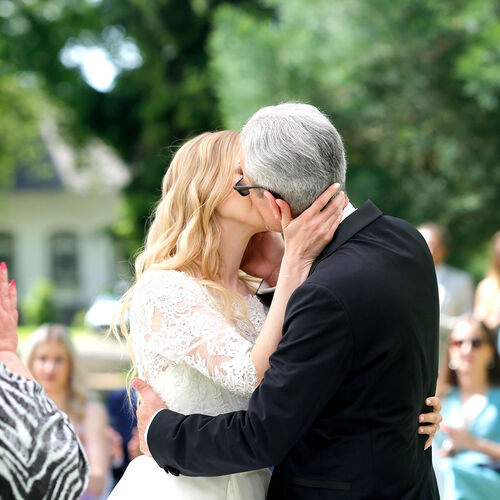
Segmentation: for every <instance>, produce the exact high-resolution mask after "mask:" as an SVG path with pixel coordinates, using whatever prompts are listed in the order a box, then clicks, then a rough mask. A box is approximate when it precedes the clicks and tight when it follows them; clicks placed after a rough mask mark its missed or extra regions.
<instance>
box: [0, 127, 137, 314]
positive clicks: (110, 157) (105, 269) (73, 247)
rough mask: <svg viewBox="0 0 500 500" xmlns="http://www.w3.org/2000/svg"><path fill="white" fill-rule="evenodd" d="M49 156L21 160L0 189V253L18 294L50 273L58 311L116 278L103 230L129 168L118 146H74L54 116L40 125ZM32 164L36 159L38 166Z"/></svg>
mask: <svg viewBox="0 0 500 500" xmlns="http://www.w3.org/2000/svg"><path fill="white" fill-rule="evenodd" d="M41 135H42V140H43V142H44V144H45V147H46V150H47V155H48V158H47V160H48V161H47V162H46V164H45V166H44V167H40V172H37V171H36V168H35V169H33V167H30V168H21V169H20V171H19V172H18V174H17V177H16V182H15V186H14V187H13V189H9V190H4V191H0V260H3V261H5V262H7V264H8V266H9V270H10V275H11V277H12V278H14V279H15V280H16V283H17V287H18V292H19V296H20V301H21V302H22V300H23V299H24V298H25V297H26V294H28V293H29V291H30V289H31V288H32V287H33V286H34V285H35V284H36V283H37V281H39V280H41V279H48V280H50V281H52V283H53V284H54V286H55V290H56V293H55V301H56V307H57V309H58V312H59V316H60V319H61V318H62V319H66V320H70V319H71V317H72V315H73V313H74V312H75V311H78V310H80V309H82V308H85V307H88V306H89V305H90V304H91V302H92V301H93V299H94V298H95V297H96V295H98V294H99V293H101V292H102V291H103V290H104V289H106V288H108V289H109V288H112V286H113V284H114V283H115V282H116V279H117V259H118V256H117V253H116V249H115V248H114V245H113V242H112V239H111V237H110V234H109V228H110V226H111V225H112V224H113V223H114V222H115V221H116V219H117V216H118V210H119V204H120V189H121V188H122V187H123V186H125V185H126V184H127V183H128V181H129V171H128V169H127V167H126V165H125V164H124V163H123V162H121V160H120V159H119V158H118V157H117V155H116V153H115V152H114V151H113V150H112V149H111V148H109V147H107V146H106V145H104V144H103V143H102V142H101V141H99V140H97V139H94V140H92V141H91V142H90V143H89V144H88V145H87V146H86V147H85V148H84V149H83V150H81V151H79V152H78V153H77V152H76V151H75V150H74V149H72V148H71V147H69V146H68V145H67V144H66V143H65V142H64V141H63V140H62V139H61V138H60V136H59V135H58V133H57V131H56V128H55V126H54V125H53V124H50V123H45V124H44V125H43V127H42V134H41ZM37 168H38V167H37Z"/></svg>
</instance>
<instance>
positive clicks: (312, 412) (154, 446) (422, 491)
mask: <svg viewBox="0 0 500 500" xmlns="http://www.w3.org/2000/svg"><path fill="white" fill-rule="evenodd" d="M438 318H439V307H438V292H437V285H436V277H435V271H434V265H433V262H432V258H431V255H430V253H429V251H428V248H427V245H426V243H425V241H424V240H423V238H422V237H421V235H420V234H419V233H418V231H416V230H415V228H414V227H413V226H411V225H410V224H408V223H407V222H405V221H403V220H400V219H396V218H393V217H387V216H383V215H382V213H381V212H380V211H379V210H378V209H377V208H376V207H375V205H373V203H371V202H366V203H365V204H364V205H363V206H362V207H360V208H359V209H358V210H357V211H356V212H354V213H353V214H352V215H350V216H349V217H348V218H347V219H346V220H345V221H344V222H342V224H341V225H340V226H339V228H338V230H337V232H336V234H335V237H334V239H333V240H332V242H331V243H330V244H329V245H328V246H327V247H326V248H325V250H324V251H323V252H322V253H321V255H320V256H319V257H318V259H317V260H316V261H315V262H314V264H313V268H312V270H311V274H310V276H309V277H308V279H307V280H306V281H305V282H304V283H303V284H302V285H301V286H300V287H299V288H298V289H297V290H296V291H295V292H294V293H293V295H292V297H291V298H290V301H289V303H288V307H287V310H286V315H285V322H284V326H283V339H282V340H281V342H280V344H279V346H278V349H277V350H276V352H275V353H274V354H273V355H272V357H271V359H270V365H271V367H270V368H269V370H268V371H267V373H266V374H265V377H264V379H263V381H262V382H261V384H260V386H259V387H258V388H257V389H256V390H255V392H254V394H253V395H252V398H251V400H250V405H249V408H248V411H246V412H245V411H239V412H234V413H228V414H224V415H219V416H217V417H208V416H204V415H189V416H185V415H181V414H179V413H175V412H172V411H169V410H164V411H161V412H160V413H158V415H157V416H156V417H155V418H154V419H153V421H152V424H151V426H150V429H149V432H148V446H149V449H150V451H151V453H152V455H153V457H154V458H155V460H156V461H157V462H158V464H159V465H160V466H162V467H164V468H165V469H166V470H167V471H169V472H173V473H176V472H177V471H180V473H181V474H185V475H191V476H213V475H224V474H229V473H234V472H241V471H246V470H252V469H258V468H261V467H265V466H269V465H272V464H277V465H276V467H275V469H274V473H273V476H272V479H271V484H270V487H269V492H268V498H269V499H287V500H294V499H300V500H307V499H334V498H335V499H336V498H349V499H375V498H380V499H397V500H402V499H422V500H424V499H425V500H432V499H437V498H439V495H438V492H437V487H436V482H435V478H434V473H433V470H432V461H431V450H430V449H429V450H427V451H425V452H424V443H425V436H423V435H418V434H417V427H418V424H417V417H418V414H419V413H421V412H425V411H429V409H428V408H427V407H425V405H424V401H425V398H426V397H428V396H429V395H433V394H434V392H435V384H436V377H437V357H438V354H437V353H438Z"/></svg>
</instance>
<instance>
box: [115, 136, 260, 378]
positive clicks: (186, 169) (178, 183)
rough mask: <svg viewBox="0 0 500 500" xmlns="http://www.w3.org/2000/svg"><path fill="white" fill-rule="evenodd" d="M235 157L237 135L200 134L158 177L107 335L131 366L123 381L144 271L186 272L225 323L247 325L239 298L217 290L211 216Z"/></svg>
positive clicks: (216, 228)
mask: <svg viewBox="0 0 500 500" xmlns="http://www.w3.org/2000/svg"><path fill="white" fill-rule="evenodd" d="M240 151H241V139H240V134H239V132H235V131H232V130H225V131H220V132H206V133H203V134H201V135H199V136H197V137H195V138H193V139H191V140H190V141H188V142H186V143H185V144H184V145H183V146H182V147H181V148H180V149H179V150H178V151H177V153H176V154H175V156H174V158H173V159H172V162H171V164H170V166H169V168H168V170H167V173H166V174H165V176H164V177H163V182H162V195H161V199H160V200H159V202H158V204H157V206H156V209H155V211H154V215H153V218H152V222H151V225H150V227H149V230H148V232H147V236H146V241H145V245H144V248H143V250H142V252H141V253H140V254H139V255H138V256H137V258H136V260H135V283H134V285H133V286H132V287H131V288H130V289H129V290H128V291H127V292H126V293H125V294H124V295H123V297H122V298H121V300H120V303H121V307H120V309H119V310H118V311H117V314H116V315H115V319H114V321H113V322H112V323H113V324H112V325H111V332H113V333H114V335H115V336H116V337H117V338H118V339H119V338H120V332H121V334H122V335H123V336H124V337H125V338H126V339H127V343H128V347H129V353H130V356H131V358H132V362H133V367H132V369H131V371H130V372H129V378H130V376H131V375H132V374H135V373H136V371H137V370H136V363H135V358H134V355H133V351H132V349H131V344H130V337H129V332H128V327H127V324H126V323H127V322H126V314H127V310H128V309H129V308H130V303H131V300H132V295H133V292H134V288H135V287H136V285H137V283H138V281H139V280H140V279H141V277H142V275H143V274H144V273H145V272H146V271H148V270H178V271H184V272H186V273H187V274H189V275H191V276H193V277H194V278H195V279H196V280H197V281H198V283H200V285H201V286H203V287H204V288H205V290H206V291H207V292H208V296H209V297H210V299H211V301H212V303H213V304H214V305H215V307H217V308H218V309H219V310H220V311H221V312H222V313H223V314H224V316H225V317H226V319H227V320H228V321H229V322H231V323H234V322H235V321H237V320H243V321H248V318H247V310H246V307H245V303H244V301H243V300H242V298H241V297H240V296H239V295H238V294H237V293H235V292H233V291H231V290H229V289H228V288H226V287H225V286H224V285H223V284H222V279H221V275H220V269H221V264H222V261H221V256H220V253H219V247H220V242H221V227H220V224H219V223H218V218H217V216H216V215H217V208H218V207H219V205H220V204H221V203H222V201H224V199H225V198H227V196H228V195H229V194H230V193H231V188H232V184H233V172H234V167H235V165H236V163H237V161H238V159H239V154H240ZM240 279H242V280H243V281H244V282H245V283H246V284H247V286H251V283H255V280H254V279H253V278H251V277H249V276H247V275H245V274H244V273H243V272H241V271H240ZM236 304H237V306H236V307H235V305H236ZM250 324H251V323H250Z"/></svg>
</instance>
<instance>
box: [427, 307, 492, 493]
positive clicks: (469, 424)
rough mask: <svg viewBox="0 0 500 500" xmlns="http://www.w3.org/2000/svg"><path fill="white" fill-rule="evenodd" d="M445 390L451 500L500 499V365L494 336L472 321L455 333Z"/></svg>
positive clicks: (442, 441) (446, 488)
mask: <svg viewBox="0 0 500 500" xmlns="http://www.w3.org/2000/svg"><path fill="white" fill-rule="evenodd" d="M446 361H447V366H445V368H444V373H443V377H442V381H441V382H440V384H441V390H444V391H446V396H445V397H444V399H443V411H442V415H443V424H442V426H441V429H442V431H443V433H444V435H443V434H442V435H441V436H439V437H438V438H437V439H436V441H437V443H436V444H437V445H438V446H439V447H440V453H439V454H440V456H441V457H442V458H441V459H440V460H439V464H438V466H439V468H440V469H441V473H442V479H443V498H444V499H445V500H458V499H470V500H482V499H484V500H491V499H493V498H500V473H499V472H498V467H499V465H500V387H499V384H500V359H499V356H498V351H497V350H496V347H495V343H494V341H493V337H492V334H491V331H490V330H489V329H487V328H486V327H485V326H484V325H483V323H481V322H480V321H479V320H477V319H475V318H473V317H472V316H467V317H464V318H462V319H460V320H459V321H458V323H457V324H456V326H455V329H454V330H453V331H452V332H451V335H450V338H449V343H448V352H447V357H446Z"/></svg>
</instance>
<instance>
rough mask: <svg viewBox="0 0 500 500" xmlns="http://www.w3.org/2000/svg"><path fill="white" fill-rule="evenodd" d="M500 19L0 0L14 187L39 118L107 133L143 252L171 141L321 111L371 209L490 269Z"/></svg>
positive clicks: (211, 4) (495, 9) (0, 118)
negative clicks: (487, 252)
mask: <svg viewBox="0 0 500 500" xmlns="http://www.w3.org/2000/svg"><path fill="white" fill-rule="evenodd" d="M499 9H500V7H499V6H498V3H497V2H494V1H493V0H454V1H449V0H448V1H444V2H435V1H431V0H401V1H399V2H393V1H391V0H371V1H370V2H366V1H362V0H339V1H337V2H331V1H329V0H286V1H285V0H260V1H257V2H255V1H254V2H252V1H250V0H239V1H228V0H226V1H223V0H130V1H128V2H123V1H117V0H17V1H13V0H0V23H1V24H0V127H1V130H2V134H0V171H1V172H2V174H0V182H2V178H1V177H2V176H3V177H5V178H7V177H8V176H7V175H6V174H5V172H8V171H9V169H10V170H11V169H12V166H13V165H15V164H16V163H19V162H20V159H19V157H18V156H16V152H19V151H20V150H22V141H23V137H24V138H26V137H27V138H33V137H35V136H36V121H37V119H39V118H40V116H43V115H44V113H46V112H47V109H50V110H51V112H57V116H58V120H59V122H60V123H62V124H63V125H64V126H65V129H66V130H67V131H68V132H70V135H69V136H68V137H71V138H72V140H73V141H75V142H80V141H81V142H84V141H85V140H86V139H87V138H88V137H89V136H90V135H98V136H99V137H100V138H101V139H103V140H104V141H106V142H108V143H109V144H111V145H112V146H114V147H115V148H116V149H117V151H118V152H119V153H120V155H121V156H122V157H123V159H124V160H125V161H126V162H127V163H128V164H129V165H131V166H132V168H133V171H134V176H133V180H132V182H131V184H130V186H129V187H128V188H127V189H126V192H125V198H126V204H125V207H124V217H123V219H122V221H121V222H120V224H118V225H117V227H116V228H115V231H116V233H117V235H118V236H120V237H121V238H123V239H124V240H125V241H126V243H127V249H128V250H129V251H130V252H132V251H133V250H135V249H136V248H137V247H138V246H139V245H140V243H141V241H142V238H143V232H144V226H145V223H146V220H147V216H148V214H149V213H150V210H151V208H152V206H153V204H154V203H155V201H156V199H157V198H158V195H159V193H160V181H161V177H162V176H163V174H164V171H165V168H166V166H167V164H168V160H169V158H170V155H171V147H172V146H175V145H177V144H178V143H180V142H181V141H183V140H185V139H186V138H187V137H189V136H192V135H194V134H196V133H198V132H200V131H202V130H207V129H214V128H221V127H226V128H239V127H240V126H241V125H242V124H243V123H244V122H245V120H246V119H247V118H248V117H249V116H250V115H251V114H252V113H253V112H254V111H256V110H257V109H258V108H259V107H261V106H263V105H268V104H276V103H278V102H281V101H285V100H299V101H305V102H310V103H311V104H314V105H316V106H318V107H319V108H320V109H322V110H323V111H325V112H326V113H327V114H328V115H329V116H330V117H331V118H332V120H333V122H334V123H335V125H336V126H337V127H338V129H339V130H340V132H341V133H342V135H343V137H344V140H345V143H346V148H347V152H348V158H349V174H348V185H347V189H348V192H349V195H350V197H351V199H352V200H353V201H354V202H355V203H361V202H362V201H364V199H366V198H371V199H373V201H374V202H375V203H377V204H378V205H379V206H380V207H381V209H382V210H384V211H385V212H386V213H389V214H392V215H396V216H399V217H403V218H406V219H408V220H410V221H411V222H413V223H414V224H418V223H420V222H422V221H424V220H428V219H432V220H437V221H439V222H441V223H443V224H445V225H446V226H448V227H449V228H450V230H451V232H452V235H453V239H454V247H455V248H454V252H453V259H454V260H455V262H456V263H458V264H460V265H467V266H468V267H469V268H472V269H475V270H476V272H477V273H480V272H481V271H482V269H481V268H477V267H475V266H476V264H475V261H474V257H475V256H476V255H483V249H484V245H485V242H486V241H487V240H488V239H489V238H490V236H491V235H492V234H493V232H494V231H496V230H498V229H499V228H500V210H498V204H499V200H500V168H499V166H498V163H499V160H500V143H499V141H498V140H497V136H498V130H499V128H500V127H499V95H500V16H499ZM95 50H99V51H100V52H99V54H100V55H101V57H103V58H104V59H105V62H106V65H104V66H103V75H101V76H105V75H104V73H105V71H104V70H105V69H106V68H108V70H107V71H111V69H112V71H111V72H112V78H111V81H112V83H111V84H110V85H109V87H108V88H104V87H103V88H100V89H99V90H97V88H99V85H97V84H94V86H91V85H90V84H89V81H90V80H89V78H90V77H89V75H88V74H87V67H86V57H87V56H88V55H89V54H90V53H91V52H92V51H95ZM109 68H111V69H109ZM113 72H114V73H113ZM12 102H15V103H16V104H15V106H12ZM28 142H30V143H35V142H36V141H28ZM23 154H24V151H23ZM31 154H35V152H32V153H31ZM4 174H5V175H4ZM480 266H482V262H480Z"/></svg>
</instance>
